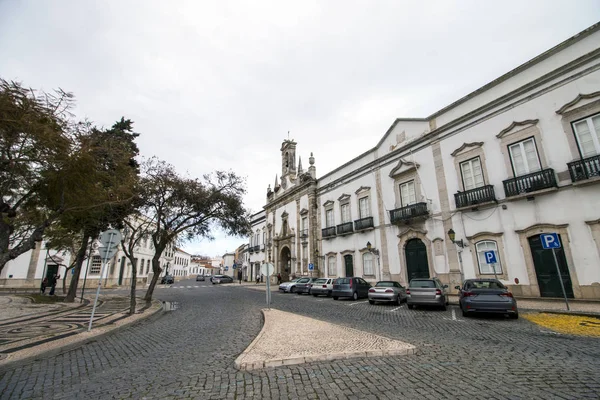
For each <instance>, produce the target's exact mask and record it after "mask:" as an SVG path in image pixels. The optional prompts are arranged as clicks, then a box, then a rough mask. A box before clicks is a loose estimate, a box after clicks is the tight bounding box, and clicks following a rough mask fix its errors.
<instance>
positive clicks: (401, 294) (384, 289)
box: [369, 281, 406, 305]
mask: <svg viewBox="0 0 600 400" xmlns="http://www.w3.org/2000/svg"><path fill="white" fill-rule="evenodd" d="M405 299H406V288H405V287H404V286H402V285H401V284H400V283H399V282H395V281H379V282H377V283H376V284H375V286H374V287H372V288H371V289H369V303H370V304H375V303H376V302H378V301H381V302H386V303H389V302H392V303H396V304H398V305H399V304H400V303H402V301H404V300H405Z"/></svg>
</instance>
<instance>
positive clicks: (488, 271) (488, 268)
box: [475, 240, 502, 275]
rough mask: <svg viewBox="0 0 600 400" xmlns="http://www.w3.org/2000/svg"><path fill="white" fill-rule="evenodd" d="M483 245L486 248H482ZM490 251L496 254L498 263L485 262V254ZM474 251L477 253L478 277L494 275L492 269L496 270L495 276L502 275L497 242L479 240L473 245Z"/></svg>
mask: <svg viewBox="0 0 600 400" xmlns="http://www.w3.org/2000/svg"><path fill="white" fill-rule="evenodd" d="M484 245H485V246H486V247H485V248H482V247H484ZM492 245H493V246H492ZM490 247H493V248H490ZM491 250H493V251H494V252H495V253H496V261H498V262H497V263H495V264H488V263H487V262H486V260H485V252H486V251H491ZM475 251H476V253H477V263H478V264H479V274H480V275H494V269H495V270H496V275H502V261H501V260H500V252H499V251H498V242H496V241H495V240H481V241H479V242H477V243H475ZM484 268H485V271H484Z"/></svg>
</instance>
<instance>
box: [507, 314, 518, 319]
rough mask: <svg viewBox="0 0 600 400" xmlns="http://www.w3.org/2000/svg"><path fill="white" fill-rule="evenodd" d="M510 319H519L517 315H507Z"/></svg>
mask: <svg viewBox="0 0 600 400" xmlns="http://www.w3.org/2000/svg"><path fill="white" fill-rule="evenodd" d="M509 317H510V319H519V313H514V314H510V315H509Z"/></svg>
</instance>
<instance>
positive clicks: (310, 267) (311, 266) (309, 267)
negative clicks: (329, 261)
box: [308, 263, 315, 271]
mask: <svg viewBox="0 0 600 400" xmlns="http://www.w3.org/2000/svg"><path fill="white" fill-rule="evenodd" d="M314 269H315V264H313V263H310V264H308V270H309V271H313V270H314Z"/></svg>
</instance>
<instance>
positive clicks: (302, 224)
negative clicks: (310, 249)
mask: <svg viewBox="0 0 600 400" xmlns="http://www.w3.org/2000/svg"><path fill="white" fill-rule="evenodd" d="M300 227H301V231H300V234H301V235H302V237H307V236H308V218H307V217H302V220H301V222H300Z"/></svg>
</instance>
